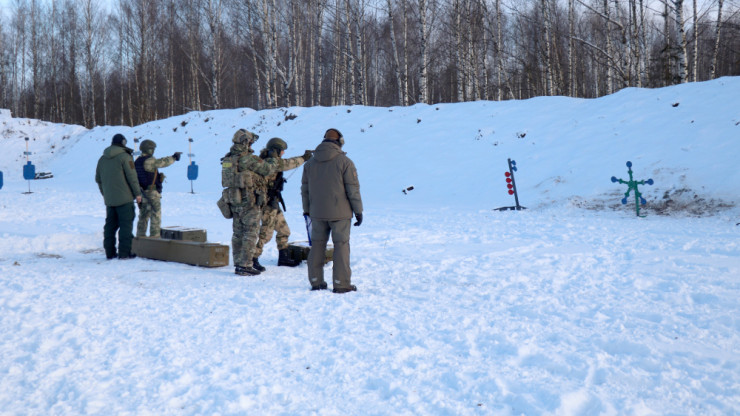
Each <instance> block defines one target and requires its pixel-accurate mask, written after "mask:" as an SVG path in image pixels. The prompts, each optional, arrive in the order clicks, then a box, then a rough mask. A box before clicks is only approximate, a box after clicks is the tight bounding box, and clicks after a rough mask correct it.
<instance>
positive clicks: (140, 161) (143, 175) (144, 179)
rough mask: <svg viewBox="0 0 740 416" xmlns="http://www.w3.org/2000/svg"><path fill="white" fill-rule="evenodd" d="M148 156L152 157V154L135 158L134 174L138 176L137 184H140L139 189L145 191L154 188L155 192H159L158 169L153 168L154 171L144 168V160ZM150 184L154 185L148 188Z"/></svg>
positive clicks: (159, 177)
mask: <svg viewBox="0 0 740 416" xmlns="http://www.w3.org/2000/svg"><path fill="white" fill-rule="evenodd" d="M150 157H152V155H145V156H139V157H138V158H136V162H134V166H135V167H136V176H138V177H139V186H141V189H143V190H145V191H146V190H149V189H156V190H157V192H159V193H160V194H161V193H162V176H161V175H159V170H158V169H154V172H147V171H146V169H144V162H146V160H147V159H149V158H150ZM155 177H156V182H155ZM152 185H154V188H150V187H151V186H152Z"/></svg>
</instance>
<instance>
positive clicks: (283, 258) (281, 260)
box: [278, 248, 301, 267]
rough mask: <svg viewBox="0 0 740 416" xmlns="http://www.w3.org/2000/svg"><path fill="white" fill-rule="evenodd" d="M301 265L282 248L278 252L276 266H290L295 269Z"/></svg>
mask: <svg viewBox="0 0 740 416" xmlns="http://www.w3.org/2000/svg"><path fill="white" fill-rule="evenodd" d="M299 264H301V261H300V260H295V259H294V258H293V257H292V256H291V255H290V251H289V250H288V249H287V248H284V249H282V250H280V251H279V252H278V266H290V267H295V266H297V265H299Z"/></svg>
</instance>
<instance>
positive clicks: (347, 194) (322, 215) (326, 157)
mask: <svg viewBox="0 0 740 416" xmlns="http://www.w3.org/2000/svg"><path fill="white" fill-rule="evenodd" d="M301 196H302V198H303V212H307V213H308V214H309V215H310V216H311V218H312V219H317V220H324V221H337V220H348V219H351V218H352V214H353V213H354V214H362V197H361V196H360V181H359V179H358V178H357V169H356V168H355V164H354V163H353V162H352V160H350V158H348V157H347V154H346V153H345V152H343V151H342V148H341V147H339V145H338V144H337V143H336V142H334V141H330V140H324V141H323V142H322V143H321V144H320V145H318V146H317V147H316V151H315V152H314V154H313V157H312V158H311V159H309V160H308V162H306V164H305V165H304V166H303V178H302V180H301Z"/></svg>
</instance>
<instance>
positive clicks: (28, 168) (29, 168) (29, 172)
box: [23, 137, 36, 194]
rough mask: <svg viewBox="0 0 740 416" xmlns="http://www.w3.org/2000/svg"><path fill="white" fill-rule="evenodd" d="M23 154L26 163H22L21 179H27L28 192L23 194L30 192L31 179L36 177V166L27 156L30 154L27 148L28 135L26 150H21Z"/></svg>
mask: <svg viewBox="0 0 740 416" xmlns="http://www.w3.org/2000/svg"><path fill="white" fill-rule="evenodd" d="M23 154H24V155H25V156H26V164H25V165H23V179H25V180H27V181H28V192H24V194H30V193H32V192H31V181H32V180H34V179H36V166H35V165H34V164H33V163H31V160H30V158H29V156H31V152H30V151H29V150H28V137H26V151H25V152H23Z"/></svg>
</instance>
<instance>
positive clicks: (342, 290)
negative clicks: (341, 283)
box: [332, 285, 357, 293]
mask: <svg viewBox="0 0 740 416" xmlns="http://www.w3.org/2000/svg"><path fill="white" fill-rule="evenodd" d="M332 292H334V293H347V292H357V286H355V285H350V286H349V287H348V288H334V289H332Z"/></svg>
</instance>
